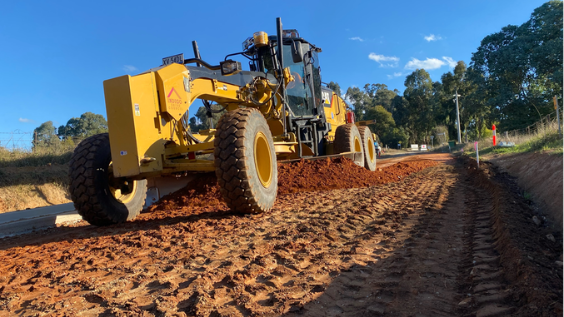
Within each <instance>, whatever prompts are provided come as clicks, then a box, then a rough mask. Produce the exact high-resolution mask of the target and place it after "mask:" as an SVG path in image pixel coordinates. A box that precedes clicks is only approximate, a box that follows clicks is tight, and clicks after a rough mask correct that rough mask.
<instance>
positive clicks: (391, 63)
mask: <svg viewBox="0 0 564 317" xmlns="http://www.w3.org/2000/svg"><path fill="white" fill-rule="evenodd" d="M368 58H369V59H371V60H373V61H375V62H377V63H378V64H380V67H397V66H398V62H399V57H395V56H384V55H379V54H376V53H370V54H369V55H368Z"/></svg>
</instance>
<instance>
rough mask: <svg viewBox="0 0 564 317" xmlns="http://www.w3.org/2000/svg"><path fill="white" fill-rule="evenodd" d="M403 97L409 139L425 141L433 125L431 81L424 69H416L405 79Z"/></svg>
mask: <svg viewBox="0 0 564 317" xmlns="http://www.w3.org/2000/svg"><path fill="white" fill-rule="evenodd" d="M404 84H405V87H406V89H405V91H404V93H403V96H404V98H405V99H406V100H407V103H408V116H407V126H406V127H407V129H408V132H409V134H410V141H412V142H414V143H416V142H419V141H425V140H426V137H427V136H429V135H430V132H431V129H432V128H433V127H434V126H435V121H434V113H433V108H432V102H431V101H432V100H431V99H432V97H433V82H432V81H431V76H429V73H427V71H425V70H424V69H416V70H415V71H413V73H411V74H409V75H408V76H407V78H406V79H405V83H404Z"/></svg>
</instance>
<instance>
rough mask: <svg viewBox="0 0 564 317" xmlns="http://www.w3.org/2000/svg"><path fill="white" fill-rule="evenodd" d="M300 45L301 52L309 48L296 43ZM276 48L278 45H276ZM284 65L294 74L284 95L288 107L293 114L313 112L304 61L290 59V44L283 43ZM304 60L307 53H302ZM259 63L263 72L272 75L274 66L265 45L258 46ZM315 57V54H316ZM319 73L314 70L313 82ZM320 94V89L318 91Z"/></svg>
mask: <svg viewBox="0 0 564 317" xmlns="http://www.w3.org/2000/svg"><path fill="white" fill-rule="evenodd" d="M297 44H298V45H302V52H307V51H308V50H309V45H308V44H304V43H299V42H298V43H297ZM276 49H278V47H276ZM283 53H284V67H288V68H290V73H291V74H292V76H294V81H293V82H291V83H289V84H288V86H287V87H286V95H287V97H288V104H289V106H290V109H291V110H292V112H293V113H294V115H295V116H298V117H300V116H311V115H312V114H313V108H314V107H315V106H314V98H313V96H312V94H311V89H310V87H309V84H308V81H309V80H310V79H309V78H307V77H306V76H305V73H306V72H305V68H304V65H305V64H306V63H303V62H300V63H294V61H293V60H292V47H291V45H289V44H288V45H284V52H283ZM304 55H305V56H304V60H306V59H307V54H304ZM259 56H260V63H261V66H262V70H263V71H264V72H265V73H269V74H273V75H274V69H273V68H274V66H273V64H272V57H271V55H270V49H268V48H267V47H263V48H260V50H259ZM316 57H317V55H316ZM316 60H317V58H312V59H311V62H310V63H314V64H316ZM317 74H319V72H317ZM316 78H319V75H317V76H316V75H315V71H314V82H315V81H316ZM319 85H321V79H319ZM319 95H320V96H321V90H320V91H319Z"/></svg>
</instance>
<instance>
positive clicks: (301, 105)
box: [284, 43, 315, 116]
mask: <svg viewBox="0 0 564 317" xmlns="http://www.w3.org/2000/svg"><path fill="white" fill-rule="evenodd" d="M298 45H302V52H307V50H308V49H309V47H308V45H307V44H305V45H304V44H302V43H298ZM306 55H307V54H306ZM284 67H289V68H290V73H291V74H292V76H294V81H293V82H291V83H289V84H288V86H287V87H286V95H287V96H288V104H289V105H290V109H292V111H293V112H294V114H295V115H296V116H308V115H312V112H313V107H315V106H314V105H313V98H312V95H311V89H310V87H309V84H308V80H309V79H308V78H307V77H306V75H305V73H306V72H305V69H304V63H303V62H300V63H294V61H293V60H292V47H291V45H284Z"/></svg>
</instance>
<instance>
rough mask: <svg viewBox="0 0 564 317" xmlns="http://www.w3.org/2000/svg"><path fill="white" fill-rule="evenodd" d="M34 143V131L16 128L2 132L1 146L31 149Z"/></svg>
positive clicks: (0, 136) (0, 134)
mask: <svg viewBox="0 0 564 317" xmlns="http://www.w3.org/2000/svg"><path fill="white" fill-rule="evenodd" d="M32 145H33V132H23V131H20V130H14V131H11V132H0V147H3V148H6V149H23V150H31V148H32Z"/></svg>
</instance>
